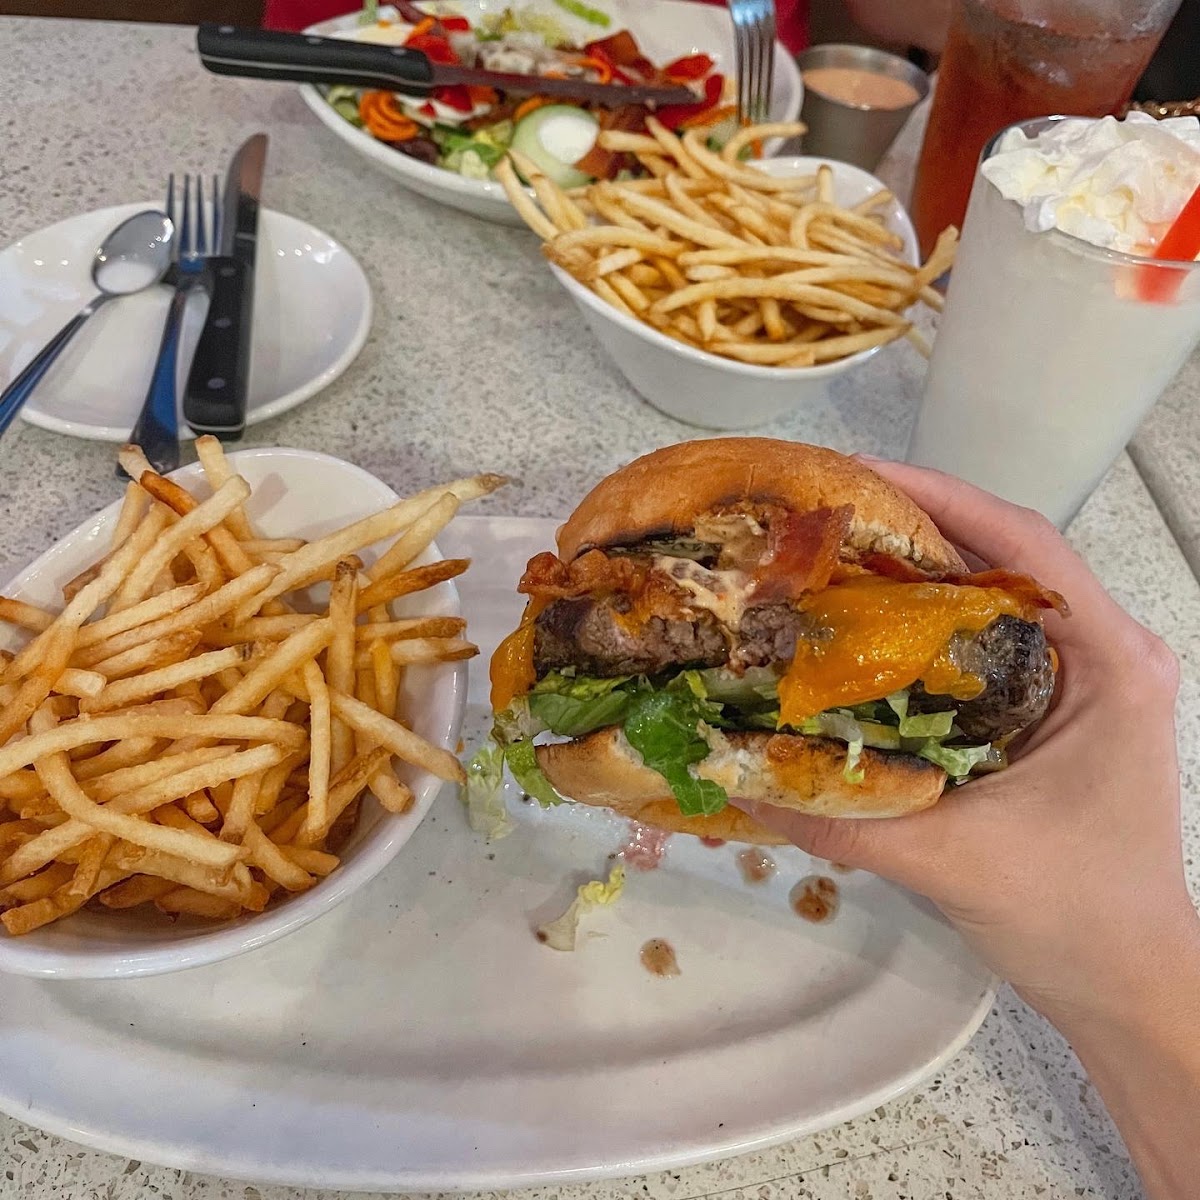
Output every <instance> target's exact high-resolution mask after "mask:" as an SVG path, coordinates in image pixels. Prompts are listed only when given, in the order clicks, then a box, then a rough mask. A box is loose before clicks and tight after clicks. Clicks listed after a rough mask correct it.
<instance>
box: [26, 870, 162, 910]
mask: <svg viewBox="0 0 1200 1200" xmlns="http://www.w3.org/2000/svg"><path fill="white" fill-rule="evenodd" d="M47 870H49V868H47ZM12 886H13V887H16V886H17V885H16V884H13V885H12ZM177 887H178V884H175V883H172V882H171V881H170V880H169V879H156V878H155V877H154V876H153V875H134V876H132V877H131V878H129V879H125V880H122V881H121V882H120V883H114V884H112V885H111V886H110V887H107V888H105V889H104V891H102V892H101V893H100V895H99V896H98V897H97V899H98V900H99V901H100V903H101V904H103V905H104V907H105V908H137V906H138V905H139V904H150V903H152V902H153V901H155V900H157V899H158V898H159V897H160V896H163V895H165V894H166V893H167V892H171V891H174V890H175V889H176V888H177Z"/></svg>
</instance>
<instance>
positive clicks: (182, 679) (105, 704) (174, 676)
mask: <svg viewBox="0 0 1200 1200" xmlns="http://www.w3.org/2000/svg"><path fill="white" fill-rule="evenodd" d="M261 652H262V650H261V647H258V646H256V645H254V644H253V643H249V642H244V643H242V644H241V645H239V646H230V647H228V648H227V649H225V650H213V651H210V652H209V653H208V654H199V655H197V656H196V657H195V658H188V659H185V660H184V661H183V662H179V663H173V664H172V665H171V666H168V667H160V668H158V670H155V671H146V672H145V673H144V674H141V675H134V676H128V677H126V678H124V679H120V680H118V681H117V682H116V683H110V684H109V685H108V686H107V687H103V688H102V690H100V691H99V692H93V693H91V694H90V695H89V696H88V698H86V699H85V700H83V702H82V703H81V704H80V706H79V711H80V712H81V713H99V712H107V711H108V710H110V709H114V708H126V707H128V706H129V705H131V704H136V703H138V702H139V701H142V700H147V699H149V698H150V697H151V696H156V695H158V694H159V693H161V692H169V691H170V690H171V689H172V688H177V687H179V686H180V684H183V683H187V682H189V681H194V680H197V679H205V678H207V677H208V676H209V675H215V674H216V673H217V672H218V671H221V670H224V669H225V668H226V667H232V666H237V665H239V664H241V663H248V662H250V661H251V659H252V658H253V657H254V656H255V655H256V654H260V653H261ZM99 678H100V679H101V680H103V678H104V677H103V676H100V677H99Z"/></svg>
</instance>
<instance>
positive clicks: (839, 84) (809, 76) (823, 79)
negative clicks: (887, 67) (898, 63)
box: [804, 67, 921, 108]
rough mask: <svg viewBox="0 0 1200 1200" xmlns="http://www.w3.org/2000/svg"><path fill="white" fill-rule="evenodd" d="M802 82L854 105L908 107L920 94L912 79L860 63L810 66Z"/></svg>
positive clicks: (818, 91)
mask: <svg viewBox="0 0 1200 1200" xmlns="http://www.w3.org/2000/svg"><path fill="white" fill-rule="evenodd" d="M804 86H805V87H807V88H812V90H813V91H814V92H816V93H817V94H818V95H819V96H824V97H825V98H826V99H827V100H836V101H837V102H838V103H839V104H849V105H851V106H852V107H854V108H907V107H908V106H909V105H910V104H916V102H917V101H918V100H919V99H920V98H921V94H920V93H919V92H918V91H917V89H916V88H915V87H913V85H912V84H911V83H906V82H905V81H904V80H903V79H893V78H892V77H891V76H890V75H878V74H876V73H875V72H874V71H864V70H862V69H861V68H859V67H810V68H809V69H808V70H807V71H805V72H804Z"/></svg>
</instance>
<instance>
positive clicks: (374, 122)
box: [358, 92, 421, 142]
mask: <svg viewBox="0 0 1200 1200" xmlns="http://www.w3.org/2000/svg"><path fill="white" fill-rule="evenodd" d="M358 115H359V117H360V118H361V119H362V123H363V125H364V126H365V127H366V129H367V132H368V133H370V134H372V135H373V136H374V137H377V138H378V139H379V140H380V141H381V142H407V141H408V140H409V139H410V138H414V137H416V136H417V134H418V133H420V131H421V127H420V126H419V125H418V124H417V123H416V121H414V120H412V119H411V118H410V117H406V116H405V115H404V113H403V112H401V111H400V106H399V105H398V104H397V103H396V97H395V96H394V95H393V94H392V93H391V92H364V93H363V95H362V99H361V100H359V102H358Z"/></svg>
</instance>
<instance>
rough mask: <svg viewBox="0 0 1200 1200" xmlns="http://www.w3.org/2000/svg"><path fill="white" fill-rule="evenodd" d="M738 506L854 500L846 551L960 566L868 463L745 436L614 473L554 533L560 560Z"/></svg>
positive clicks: (670, 452)
mask: <svg viewBox="0 0 1200 1200" xmlns="http://www.w3.org/2000/svg"><path fill="white" fill-rule="evenodd" d="M741 501H750V502H752V503H763V504H766V503H775V504H782V505H785V506H786V507H788V508H791V509H792V510H793V511H794V512H811V511H812V510H813V509H817V508H836V507H838V506H839V505H843V504H853V505H854V520H853V522H852V524H851V528H850V537H849V542H850V545H851V547H852V548H854V549H856V550H861V551H876V552H883V553H886V554H892V555H895V556H897V557H899V558H903V559H907V560H908V561H909V562H911V563H913V564H914V565H916V566H919V567H921V568H922V569H924V570H928V571H944V572H955V571H964V570H966V565H965V564H964V563H963V561H962V559H961V558H960V557H959V555H958V553H957V551H956V550H955V549H954V547H953V546H951V545H950V543H949V542H947V541H946V539H945V538H943V537H942V535H941V534H940V533H939V532H938V529H937V526H936V525H934V523H933V521H932V520H930V518H929V517H928V516H926V514H925V513H924V512H923V511H922V510H921V509H920V508H918V507H917V506H916V504H914V503H913V502H912V501H911V500H910V499H909V498H908V497H907V496H906V495H904V493H903V492H900V491H898V490H897V489H896V488H894V487H893V486H892V485H891V484H890V483H888V481H887V480H886V479H883V478H882V477H881V476H879V475H877V474H876V473H875V472H874V471H872V470H871V469H870V467H868V466H866V465H865V464H863V463H861V462H859V461H858V460H857V459H853V458H848V457H846V455H844V454H839V453H837V451H836V450H829V449H826V448H825V447H823V446H809V445H806V444H805V443H804V442H784V441H779V440H776V439H774V438H750V437H746V438H705V439H702V440H699V441H694V442H681V443H679V444H678V445H675V446H665V447H663V448H662V449H661V450H655V451H654V452H653V453H651V454H646V455H644V456H643V457H641V458H639V459H636V460H635V461H634V462H631V463H629V465H628V466H624V467H621V468H620V470H618V471H614V472H613V474H611V475H609V476H608V478H606V479H602V480H601V481H600V482H599V483H598V484H597V485H596V486H595V487H594V488H592V490H591V491H590V492H588V494H587V495H586V496H584V498H583V500H582V502H581V503H580V505H579V507H578V508H577V509H576V510H575V512H574V513H573V514H572V515H571V516H570V517H569V518H568V519H567V522H566V524H565V525H563V526H562V527H561V528H560V529H559V531H558V552H559V557H560V558H561V559H563V561H564V562H569V561H570V560H571V559H573V558H575V557H576V556H577V555H578V554H580V553H582V552H583V551H584V550H589V549H591V548H593V547H597V546H599V547H605V546H628V545H634V544H636V543H637V542H640V541H644V540H645V539H647V538H650V537H661V536H663V535H679V534H686V533H689V532H691V530H692V528H693V527H694V525H695V521H696V518H697V517H698V516H700V515H701V514H702V513H707V512H710V511H712V510H713V509H716V508H722V507H724V506H727V505H732V504H737V503H739V502H741Z"/></svg>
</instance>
